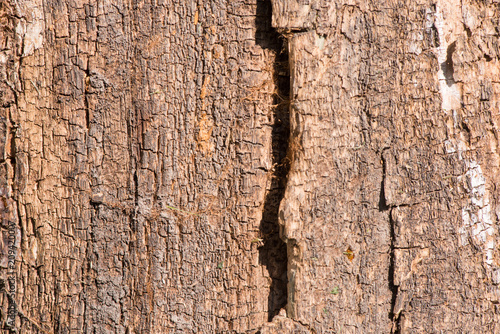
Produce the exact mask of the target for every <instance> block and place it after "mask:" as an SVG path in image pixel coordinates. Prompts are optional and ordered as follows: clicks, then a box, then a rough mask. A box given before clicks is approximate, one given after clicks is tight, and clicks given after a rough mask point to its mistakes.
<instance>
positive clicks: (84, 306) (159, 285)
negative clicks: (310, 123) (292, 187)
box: [0, 0, 286, 333]
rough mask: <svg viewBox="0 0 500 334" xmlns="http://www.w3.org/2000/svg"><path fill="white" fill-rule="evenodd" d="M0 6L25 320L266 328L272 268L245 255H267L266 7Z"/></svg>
mask: <svg viewBox="0 0 500 334" xmlns="http://www.w3.org/2000/svg"><path fill="white" fill-rule="evenodd" d="M0 4H1V7H0V8H1V9H2V10H4V12H2V17H1V19H2V21H1V23H2V34H3V35H2V37H3V38H2V43H4V44H2V53H1V58H0V61H2V64H3V65H2V67H1V69H2V85H3V86H2V115H1V116H2V131H3V132H2V133H3V135H4V136H3V137H2V140H3V144H4V145H3V147H2V149H3V152H2V159H3V160H2V187H3V188H2V189H1V190H0V191H2V196H3V197H4V198H5V199H6V200H5V201H4V202H2V203H4V207H2V208H3V209H4V211H3V215H4V216H3V217H4V223H5V222H6V220H8V219H10V218H9V217H11V216H12V215H13V214H16V213H18V220H17V219H16V224H17V225H18V229H19V231H20V233H21V234H22V239H21V245H20V249H19V251H18V253H19V254H18V258H17V270H16V272H17V283H18V284H17V291H16V294H15V298H16V300H17V304H18V305H19V307H21V308H22V309H23V310H24V313H25V315H26V316H29V317H30V319H33V320H34V321H36V322H37V323H38V325H39V326H40V328H42V329H43V330H45V331H47V332H50V333H83V332H85V333H164V332H176V333H177V332H191V333H201V332H204V333H213V332H216V331H219V332H221V331H235V332H245V331H248V330H256V329H257V328H259V327H260V326H261V325H262V324H263V323H265V322H267V320H268V318H269V317H270V316H272V315H273V314H274V313H276V312H277V310H279V307H280V306H281V305H282V304H283V302H284V300H285V298H286V296H285V294H284V290H283V289H285V288H286V269H284V268H283V267H285V268H286V261H283V260H281V261H280V258H281V259H282V258H283V257H286V253H284V252H281V254H280V253H278V254H277V255H276V257H275V258H270V257H268V256H267V255H266V254H263V253H262V252H261V249H259V248H258V247H257V245H255V244H253V243H252V242H251V241H252V240H254V239H256V238H259V237H262V238H263V239H265V240H264V242H267V243H268V244H269V239H272V238H273V236H274V245H273V244H271V245H268V246H267V250H268V251H269V252H273V251H275V252H277V251H278V250H279V248H276V247H278V246H279V244H280V242H281V241H280V239H279V236H278V231H277V230H278V229H277V226H276V228H275V230H276V231H275V232H273V231H267V234H266V235H265V236H262V235H261V231H260V228H261V225H263V224H265V223H266V222H265V221H264V220H265V219H266V218H263V207H265V206H272V205H274V206H275V207H276V209H275V211H277V205H278V204H277V203H275V204H272V203H270V204H269V203H265V201H266V194H267V193H268V192H272V191H273V189H270V188H271V186H272V185H273V184H274V181H273V178H274V177H275V175H274V174H273V170H274V166H273V164H274V163H276V162H275V161H273V159H274V156H273V145H274V143H273V139H272V133H273V131H278V132H279V130H277V129H276V128H279V125H275V121H276V120H275V118H276V117H275V110H276V109H277V107H276V106H274V104H275V103H276V101H275V99H276V97H275V91H276V87H275V86H276V85H275V82H274V79H273V78H274V75H275V73H274V71H275V68H274V63H275V59H276V57H277V55H278V54H279V52H280V42H279V41H278V40H277V38H278V36H277V35H276V33H275V32H274V31H272V29H271V25H270V18H271V12H270V9H271V8H270V4H266V3H261V2H257V1H222V2H216V1H212V2H197V1H184V0H182V1H160V2H157V1H153V2H150V1H134V2H129V1H112V2H93V1H78V0H77V1H41V0H33V1H28V0H24V1H23V0H21V1H10V2H9V1H2V2H1V3H0ZM4 65H5V66H4ZM14 127H16V129H17V130H16V131H14ZM10 133H15V137H14V136H11V135H10ZM11 147H12V148H13V149H10V148H11ZM13 170H15V171H13ZM274 186H276V185H274ZM16 205H17V209H15V206H16ZM11 209H15V210H11ZM267 210H271V211H272V208H267ZM12 212H13V213H12ZM2 226H3V225H2ZM4 232H5V233H7V228H6V227H5V228H4ZM3 260H4V259H3V258H2V261H3ZM2 263H3V262H2ZM2 274H3V275H4V274H5V272H4V271H3V272H2ZM0 298H2V305H3V306H4V307H5V309H6V308H7V304H8V301H7V299H6V298H5V296H2V297H0ZM2 316H4V313H2ZM2 321H5V318H3V319H2ZM16 327H17V329H19V330H21V331H22V332H23V333H28V332H33V333H35V332H36V328H34V327H33V326H31V324H30V323H28V322H26V321H24V320H22V319H17V323H16Z"/></svg>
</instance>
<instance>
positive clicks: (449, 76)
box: [441, 41, 457, 87]
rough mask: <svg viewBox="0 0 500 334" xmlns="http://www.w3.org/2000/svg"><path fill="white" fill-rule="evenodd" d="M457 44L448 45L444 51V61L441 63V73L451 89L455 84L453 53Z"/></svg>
mask: <svg viewBox="0 0 500 334" xmlns="http://www.w3.org/2000/svg"><path fill="white" fill-rule="evenodd" d="M456 45H457V42H456V41H455V42H453V43H451V44H450V45H448V49H447V50H446V61H444V62H442V63H441V70H442V71H443V74H444V77H445V78H446V84H447V85H448V87H451V86H453V85H454V84H455V79H453V73H454V68H453V52H455V48H456Z"/></svg>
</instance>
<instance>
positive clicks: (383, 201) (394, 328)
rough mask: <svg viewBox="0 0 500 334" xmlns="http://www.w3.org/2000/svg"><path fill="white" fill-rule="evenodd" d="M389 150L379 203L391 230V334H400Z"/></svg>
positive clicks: (389, 274) (384, 161)
mask: <svg viewBox="0 0 500 334" xmlns="http://www.w3.org/2000/svg"><path fill="white" fill-rule="evenodd" d="M387 150H388V148H384V149H383V150H382V153H381V161H382V182H381V186H380V201H379V210H380V211H386V212H387V213H388V215H389V217H388V218H389V230H390V247H389V271H388V277H387V280H388V282H389V289H390V290H391V292H392V296H391V310H390V312H389V319H391V320H392V322H393V325H392V330H391V332H392V333H394V334H398V333H399V327H400V326H399V319H400V317H399V314H400V313H399V311H398V310H396V301H397V297H398V292H399V287H398V286H397V285H396V284H395V281H394V275H395V270H396V254H395V241H396V231H395V221H394V220H393V219H392V210H393V208H394V206H393V205H388V204H387V199H386V196H385V183H386V178H387V161H386V158H385V156H384V153H385V152H386V151H387Z"/></svg>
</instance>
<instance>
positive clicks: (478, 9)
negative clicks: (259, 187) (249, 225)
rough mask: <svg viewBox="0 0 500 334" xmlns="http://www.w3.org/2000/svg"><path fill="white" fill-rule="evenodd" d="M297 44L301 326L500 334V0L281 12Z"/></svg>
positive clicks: (293, 233)
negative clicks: (499, 239)
mask: <svg viewBox="0 0 500 334" xmlns="http://www.w3.org/2000/svg"><path fill="white" fill-rule="evenodd" d="M273 15H274V16H273V24H274V25H275V26H276V27H277V28H279V29H281V30H282V31H284V32H287V31H288V32H291V35H290V37H289V39H290V42H289V45H290V64H291V85H292V92H291V115H290V119H291V140H290V145H291V146H290V147H291V150H292V152H293V159H292V162H291V170H290V174H289V179H288V185H287V189H286V192H285V197H284V200H283V201H282V203H281V209H280V210H281V211H280V224H281V226H282V229H283V237H284V238H285V239H286V240H287V246H288V256H289V258H288V261H289V265H288V271H289V272H288V292H289V296H288V305H287V311H288V316H289V317H291V318H292V319H294V320H296V321H298V322H299V323H301V324H302V325H304V326H306V327H308V328H310V330H311V331H315V332H329V331H334V332H341V333H388V332H391V331H392V332H400V333H438V332H439V333H443V332H448V333H458V332H463V333H486V332H488V333H496V332H498V331H500V328H499V327H498V326H499V325H498V324H499V320H500V315H499V309H498V302H499V297H500V294H499V292H500V291H499V287H498V284H499V283H500V282H499V278H500V277H499V275H500V267H499V266H500V257H499V249H498V246H499V245H498V222H499V219H500V205H499V204H500V202H499V200H500V198H499V193H500V192H499V190H498V184H499V182H500V174H499V167H500V166H499V162H500V159H499V153H498V149H499V148H500V147H499V143H500V142H499V138H498V136H499V134H500V133H499V128H498V125H499V124H498V122H499V121H500V117H499V116H500V114H499V111H498V110H499V109H498V107H499V105H498V101H499V98H500V90H499V88H500V86H499V82H498V74H499V73H498V72H499V63H498V60H499V45H498V42H499V39H498V36H499V35H498V34H499V31H498V23H499V22H498V21H499V18H500V16H499V15H500V10H499V3H498V1H485V2H476V1H462V2H457V1H451V0H450V1H445V0H442V1H413V0H412V1H399V2H395V1H382V0H380V1H368V2H365V1H335V2H334V3H331V2H328V1H305V2H304V1H279V0H276V1H273Z"/></svg>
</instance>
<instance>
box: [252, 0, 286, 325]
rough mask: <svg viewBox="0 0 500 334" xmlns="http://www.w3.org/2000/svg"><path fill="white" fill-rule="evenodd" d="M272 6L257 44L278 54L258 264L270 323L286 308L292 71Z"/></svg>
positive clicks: (262, 18) (260, 10)
mask: <svg viewBox="0 0 500 334" xmlns="http://www.w3.org/2000/svg"><path fill="white" fill-rule="evenodd" d="M271 19H272V10H271V2H270V1H269V0H266V1H257V13H256V26H257V31H256V36H255V39H256V42H257V43H258V44H259V45H260V46H261V47H263V48H265V49H268V50H271V51H273V52H274V53H275V55H276V58H275V60H274V64H273V69H272V70H273V81H274V85H275V91H274V96H273V107H272V108H273V110H272V112H273V124H272V163H273V167H272V170H271V173H270V181H271V182H270V185H269V188H268V189H267V194H266V197H265V201H264V206H263V212H262V221H261V223H260V226H259V230H260V235H261V239H262V242H263V244H262V246H261V247H260V249H259V262H260V263H261V264H262V265H264V266H266V268H267V270H268V272H269V276H270V278H271V286H270V291H269V297H268V321H271V320H272V319H273V317H274V316H275V315H277V314H278V312H279V310H280V309H281V308H284V307H285V306H286V304H287V294H288V293H287V284H288V282H287V263H288V257H287V247H286V244H285V243H284V242H283V241H282V240H281V238H280V235H279V225H278V213H279V206H280V202H281V200H282V199H283V196H284V194H285V188H286V182H287V176H288V172H289V169H290V164H289V161H288V158H287V150H288V140H289V137H290V120H289V118H290V116H289V115H290V113H289V107H290V71H289V66H288V49H287V47H286V45H284V43H286V40H285V39H284V38H283V37H281V36H280V35H279V34H278V33H277V32H276V31H275V30H274V29H273V28H272V27H271Z"/></svg>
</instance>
